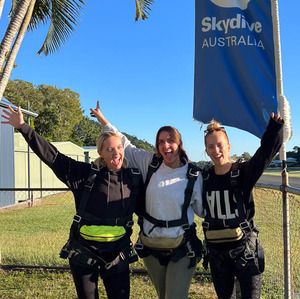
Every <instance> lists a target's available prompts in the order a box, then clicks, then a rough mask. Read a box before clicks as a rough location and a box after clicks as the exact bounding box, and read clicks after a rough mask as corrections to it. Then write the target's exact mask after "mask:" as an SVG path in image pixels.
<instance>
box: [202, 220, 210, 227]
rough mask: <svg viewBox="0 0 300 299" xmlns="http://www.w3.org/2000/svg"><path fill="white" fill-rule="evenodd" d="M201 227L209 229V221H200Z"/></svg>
mask: <svg viewBox="0 0 300 299" xmlns="http://www.w3.org/2000/svg"><path fill="white" fill-rule="evenodd" d="M202 227H203V228H204V229H209V222H207V221H203V222H202Z"/></svg>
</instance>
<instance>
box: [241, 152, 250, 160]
mask: <svg viewBox="0 0 300 299" xmlns="http://www.w3.org/2000/svg"><path fill="white" fill-rule="evenodd" d="M241 158H242V159H244V160H246V161H248V160H250V159H251V155H250V154H249V153H248V152H244V153H242V156H241Z"/></svg>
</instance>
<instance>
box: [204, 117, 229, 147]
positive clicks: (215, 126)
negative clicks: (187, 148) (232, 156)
mask: <svg viewBox="0 0 300 299" xmlns="http://www.w3.org/2000/svg"><path fill="white" fill-rule="evenodd" d="M219 131H221V132H223V133H224V134H225V136H226V138H227V140H228V142H229V138H228V135H227V133H226V130H225V128H224V127H222V126H221V123H219V122H218V121H216V120H214V119H212V120H211V121H210V122H209V124H208V125H207V127H206V130H205V131H204V141H205V145H206V137H207V136H209V135H210V134H212V133H213V132H219Z"/></svg>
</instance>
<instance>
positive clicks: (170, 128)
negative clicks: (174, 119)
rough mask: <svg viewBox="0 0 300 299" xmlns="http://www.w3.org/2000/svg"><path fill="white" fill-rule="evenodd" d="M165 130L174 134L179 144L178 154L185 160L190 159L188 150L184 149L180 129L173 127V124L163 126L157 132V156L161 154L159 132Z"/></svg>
mask: <svg viewBox="0 0 300 299" xmlns="http://www.w3.org/2000/svg"><path fill="white" fill-rule="evenodd" d="M163 131H165V132H168V133H169V134H170V135H171V136H172V138H173V139H174V141H175V142H176V143H177V144H178V154H179V158H180V160H181V161H185V162H186V161H188V160H189V158H188V156H187V154H186V151H185V150H184V149H183V145H182V138H181V134H180V133H179V131H178V130H177V129H176V128H174V127H171V126H163V127H161V128H160V129H159V130H158V131H157V133H156V139H155V148H156V154H157V156H158V157H160V156H161V155H160V153H159V150H158V144H159V140H158V139H159V134H160V133H161V132H163Z"/></svg>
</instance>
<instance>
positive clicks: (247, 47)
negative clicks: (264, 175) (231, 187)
mask: <svg viewBox="0 0 300 299" xmlns="http://www.w3.org/2000/svg"><path fill="white" fill-rule="evenodd" d="M195 1H196V30H195V35H196V36H195V81H194V110H193V117H194V119H196V120H198V121H201V122H203V123H208V122H209V121H210V120H211V119H212V118H214V119H216V120H218V121H221V122H222V123H223V124H224V125H228V126H233V127H236V128H239V129H242V130H245V131H248V132H250V133H252V134H254V135H255V136H257V137H261V135H262V134H263V132H264V129H265V127H266V124H267V122H268V119H269V114H270V112H272V111H277V98H276V72H275V56H274V42H273V24H272V9H271V0H263V1H256V0H252V1H251V0H240V1H238V0H227V1H226V0H195Z"/></svg>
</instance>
